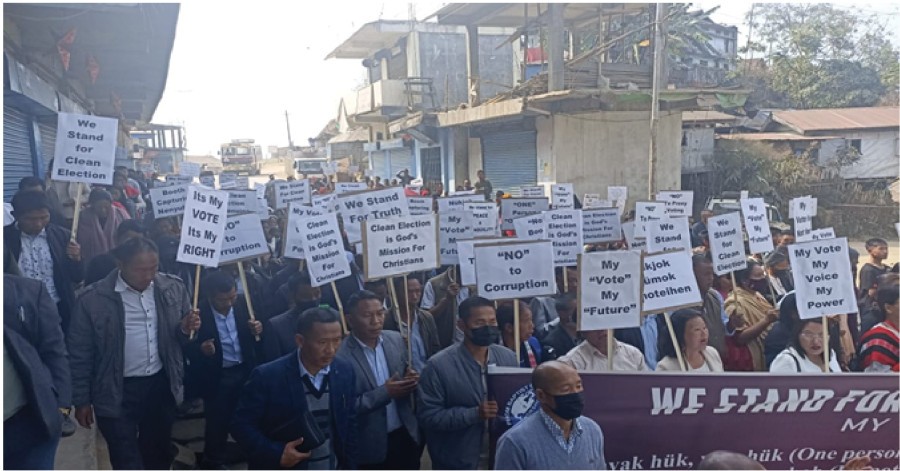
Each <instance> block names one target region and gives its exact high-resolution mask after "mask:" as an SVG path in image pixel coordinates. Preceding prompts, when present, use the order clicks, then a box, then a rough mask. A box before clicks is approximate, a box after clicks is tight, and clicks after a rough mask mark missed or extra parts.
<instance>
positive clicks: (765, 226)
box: [741, 198, 775, 253]
mask: <svg viewBox="0 0 900 471" xmlns="http://www.w3.org/2000/svg"><path fill="white" fill-rule="evenodd" d="M741 214H742V215H743V217H744V229H745V230H746V231H747V240H748V241H749V242H750V252H752V253H769V252H771V251H772V250H774V249H775V247H774V245H773V243H772V230H771V228H770V227H769V216H768V215H767V214H766V202H765V201H764V200H763V199H762V198H747V199H742V200H741Z"/></svg>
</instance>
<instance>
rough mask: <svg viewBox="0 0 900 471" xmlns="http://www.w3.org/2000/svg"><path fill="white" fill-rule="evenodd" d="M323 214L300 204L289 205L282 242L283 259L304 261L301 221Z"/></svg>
mask: <svg viewBox="0 0 900 471" xmlns="http://www.w3.org/2000/svg"><path fill="white" fill-rule="evenodd" d="M323 214H325V212H323V211H322V210H320V209H316V208H313V207H311V206H306V205H304V204H300V203H291V206H290V208H289V209H288V220H287V231H286V233H287V234H286V237H285V240H284V258H293V259H305V258H306V252H304V251H303V241H302V240H301V239H302V232H301V226H302V225H303V221H305V220H307V219H309V218H312V217H316V216H322V215H323Z"/></svg>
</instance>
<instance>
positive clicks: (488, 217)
mask: <svg viewBox="0 0 900 471" xmlns="http://www.w3.org/2000/svg"><path fill="white" fill-rule="evenodd" d="M463 207H464V208H465V210H466V211H472V216H473V217H474V218H475V227H474V234H475V237H500V209H499V208H497V204H496V203H494V202H491V201H487V202H484V203H466V204H465V205H463Z"/></svg>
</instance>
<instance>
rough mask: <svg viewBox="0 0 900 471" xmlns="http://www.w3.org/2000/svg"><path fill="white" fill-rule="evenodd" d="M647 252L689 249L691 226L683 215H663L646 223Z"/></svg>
mask: <svg viewBox="0 0 900 471" xmlns="http://www.w3.org/2000/svg"><path fill="white" fill-rule="evenodd" d="M647 229H648V233H647V252H650V253H657V252H666V251H669V250H687V251H690V250H691V228H690V227H689V226H688V219H687V218H684V217H676V218H670V217H664V218H662V219H660V220H658V221H650V222H649V223H648V224H647Z"/></svg>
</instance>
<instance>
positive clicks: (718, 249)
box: [706, 212, 747, 275]
mask: <svg viewBox="0 0 900 471" xmlns="http://www.w3.org/2000/svg"><path fill="white" fill-rule="evenodd" d="M706 227H707V231H709V250H710V252H712V259H713V272H714V273H715V274H716V275H725V274H727V273H731V272H733V271H735V270H743V269H744V268H747V253H746V252H745V251H744V233H743V232H742V231H741V215H740V214H738V213H737V212H733V213H725V214H723V215H721V216H713V217H711V218H709V220H708V221H707V223H706Z"/></svg>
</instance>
